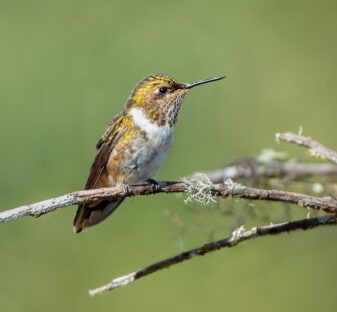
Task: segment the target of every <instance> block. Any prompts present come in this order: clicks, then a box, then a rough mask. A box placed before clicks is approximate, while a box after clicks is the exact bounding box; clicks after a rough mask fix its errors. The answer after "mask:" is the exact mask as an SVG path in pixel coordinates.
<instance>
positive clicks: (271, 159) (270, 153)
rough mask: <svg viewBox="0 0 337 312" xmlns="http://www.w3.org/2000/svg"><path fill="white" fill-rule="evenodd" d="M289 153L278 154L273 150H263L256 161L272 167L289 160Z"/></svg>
mask: <svg viewBox="0 0 337 312" xmlns="http://www.w3.org/2000/svg"><path fill="white" fill-rule="evenodd" d="M287 157H288V154H287V152H278V151H275V150H273V149H271V148H267V149H263V150H262V151H261V152H260V154H259V155H257V156H256V161H257V162H258V163H259V164H263V165H272V164H274V163H275V162H276V161H279V160H285V159H287Z"/></svg>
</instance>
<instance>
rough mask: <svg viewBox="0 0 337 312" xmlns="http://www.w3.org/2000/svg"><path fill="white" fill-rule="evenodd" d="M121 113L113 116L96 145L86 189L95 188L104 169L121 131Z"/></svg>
mask: <svg viewBox="0 0 337 312" xmlns="http://www.w3.org/2000/svg"><path fill="white" fill-rule="evenodd" d="M123 114H124V113H121V114H119V115H118V116H116V117H115V118H114V120H113V121H112V122H111V123H110V124H109V126H108V127H107V129H106V130H105V133H104V134H103V136H102V137H101V138H100V140H99V141H98V143H97V145H96V148H97V150H98V151H97V153H96V156H95V159H94V162H93V164H92V166H91V169H90V173H89V177H88V179H87V183H86V184H85V189H86V190H89V189H93V188H95V185H96V183H97V180H98V179H99V177H100V176H101V174H102V172H103V171H104V169H105V166H106V164H107V162H108V160H109V156H110V154H111V152H112V150H113V148H114V146H115V144H116V142H117V141H118V139H119V137H120V135H121V133H122V131H121V130H122V128H121V122H120V121H121V117H122V116H123Z"/></svg>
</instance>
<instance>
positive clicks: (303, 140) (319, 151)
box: [276, 132, 337, 164]
mask: <svg viewBox="0 0 337 312" xmlns="http://www.w3.org/2000/svg"><path fill="white" fill-rule="evenodd" d="M276 140H277V141H279V140H283V141H286V142H290V143H295V144H297V145H301V146H304V147H307V148H309V151H310V153H311V155H312V156H314V157H320V158H327V159H330V160H331V161H332V162H334V163H335V164H337V152H335V151H333V150H331V149H329V148H327V147H326V146H324V145H323V144H321V143H318V142H317V141H315V140H313V139H312V138H311V137H304V136H302V135H298V134H294V133H291V132H286V133H276Z"/></svg>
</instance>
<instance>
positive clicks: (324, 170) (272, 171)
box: [205, 161, 337, 183]
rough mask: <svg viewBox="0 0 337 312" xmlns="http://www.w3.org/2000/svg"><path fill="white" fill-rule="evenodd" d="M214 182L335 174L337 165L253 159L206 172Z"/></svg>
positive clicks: (336, 173)
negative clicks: (260, 162)
mask: <svg viewBox="0 0 337 312" xmlns="http://www.w3.org/2000/svg"><path fill="white" fill-rule="evenodd" d="M205 173H206V174H207V176H208V178H209V179H210V180H211V181H212V182H213V183H221V182H223V181H224V180H225V179H257V178H261V177H265V178H274V177H279V178H281V177H291V178H298V177H309V176H323V175H324V176H335V175H337V166H336V165H332V164H320V163H301V162H277V163H275V164H273V165H269V166H266V165H258V164H256V163H255V162H253V161H245V162H242V163H240V164H235V165H231V166H227V167H224V168H221V169H216V170H213V171H208V172H205Z"/></svg>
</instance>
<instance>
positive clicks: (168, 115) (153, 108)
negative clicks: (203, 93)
mask: <svg viewBox="0 0 337 312" xmlns="http://www.w3.org/2000/svg"><path fill="white" fill-rule="evenodd" d="M222 78H224V77H217V78H211V79H207V80H202V81H198V82H195V83H190V84H187V83H182V82H179V81H177V80H175V79H174V78H172V77H169V76H167V75H164V74H154V75H149V76H146V77H145V78H143V79H142V80H141V81H140V82H138V84H137V85H136V87H135V88H134V89H133V91H132V93H131V95H130V97H129V99H128V100H127V102H126V105H125V111H129V110H130V109H132V108H138V109H141V110H142V111H143V113H144V115H145V116H146V118H147V119H149V120H150V121H151V122H156V123H157V124H158V125H159V126H161V125H165V124H166V123H167V122H168V124H169V125H170V127H172V126H173V125H174V124H175V123H176V121H177V117H178V112H179V109H180V106H181V103H182V101H183V98H184V96H185V94H186V93H187V92H188V91H189V90H190V89H191V88H193V87H195V86H197V85H201V84H203V83H207V82H211V81H216V80H220V79H222Z"/></svg>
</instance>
